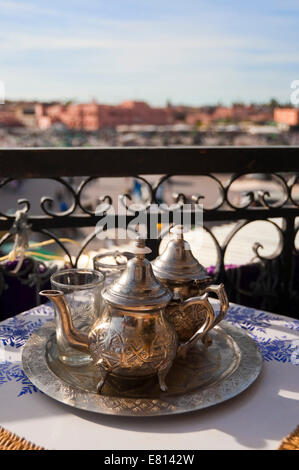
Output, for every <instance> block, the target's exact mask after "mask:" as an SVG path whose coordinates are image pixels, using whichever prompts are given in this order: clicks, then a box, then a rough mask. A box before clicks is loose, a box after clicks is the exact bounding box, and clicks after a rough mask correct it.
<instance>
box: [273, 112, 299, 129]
mask: <svg viewBox="0 0 299 470" xmlns="http://www.w3.org/2000/svg"><path fill="white" fill-rule="evenodd" d="M274 121H275V122H277V123H279V124H287V125H289V126H298V125H299V109H297V108H275V109H274Z"/></svg>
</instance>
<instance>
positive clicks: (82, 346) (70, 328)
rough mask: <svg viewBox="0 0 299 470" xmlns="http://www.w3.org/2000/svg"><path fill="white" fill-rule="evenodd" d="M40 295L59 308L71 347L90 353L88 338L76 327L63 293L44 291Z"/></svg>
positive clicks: (63, 328)
mask: <svg viewBox="0 0 299 470" xmlns="http://www.w3.org/2000/svg"><path fill="white" fill-rule="evenodd" d="M39 295H43V296H45V297H48V299H50V300H51V301H52V302H53V303H54V304H55V305H56V307H57V310H58V314H59V315H60V317H61V325H62V330H63V333H64V334H65V337H66V338H67V340H68V341H69V344H70V346H72V347H73V348H75V349H78V350H80V351H83V352H85V353H89V348H88V336H87V335H86V334H84V333H82V332H81V331H79V330H77V329H76V328H75V327H74V324H73V321H72V316H71V312H70V309H69V306H68V304H67V302H66V300H65V297H64V294H63V292H61V291H60V290H42V291H41V292H40V293H39Z"/></svg>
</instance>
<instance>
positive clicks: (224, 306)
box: [204, 283, 229, 329]
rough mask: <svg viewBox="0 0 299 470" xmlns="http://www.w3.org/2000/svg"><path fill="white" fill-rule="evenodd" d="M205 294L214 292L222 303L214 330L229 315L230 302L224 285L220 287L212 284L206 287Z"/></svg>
mask: <svg viewBox="0 0 299 470" xmlns="http://www.w3.org/2000/svg"><path fill="white" fill-rule="evenodd" d="M204 292H213V293H214V294H216V295H217V297H218V300H219V302H220V312H219V313H218V315H217V317H216V318H215V320H214V323H213V325H212V327H211V329H212V328H214V326H216V325H218V323H219V322H221V320H223V318H224V317H225V315H226V314H227V311H228V307H229V302H228V298H227V294H226V291H225V288H224V284H222V283H221V284H219V285H216V284H212V285H210V286H209V287H206V289H205V290H204Z"/></svg>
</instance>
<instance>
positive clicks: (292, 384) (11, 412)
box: [0, 304, 299, 450]
mask: <svg viewBox="0 0 299 470" xmlns="http://www.w3.org/2000/svg"><path fill="white" fill-rule="evenodd" d="M52 318H53V311H52V308H51V307H50V306H48V305H46V306H41V307H37V308H35V309H32V310H29V311H28V312H24V313H22V314H20V315H18V316H16V317H14V318H11V319H8V320H6V321H4V322H2V323H0V425H1V426H3V427H4V428H6V429H8V430H10V431H12V432H14V433H17V434H18V435H19V436H22V437H25V438H26V439H27V440H30V441H32V442H34V443H35V444H37V445H40V446H43V447H45V448H47V449H107V450H116V449H117V450H118V449H119V450H121V449H126V450H128V449H129V450H133V449H134V450H135V449H136V450H137V449H152V450H154V449H155V450H157V449H170V450H177V449H181V450H183V449H199V450H200V449H276V448H277V447H278V445H279V442H280V440H281V439H282V438H283V437H284V436H285V435H287V434H289V433H290V432H291V431H292V430H293V429H294V428H295V427H296V426H297V425H298V424H299V321H298V320H294V319H291V318H288V317H283V316H279V315H274V314H270V313H266V312H261V311H258V310H254V309H250V308H247V307H242V306H239V305H235V304H231V305H230V309H229V313H228V316H227V320H228V321H229V322H231V323H233V324H235V325H237V326H239V327H242V328H245V329H246V330H247V331H248V333H249V334H250V335H251V336H252V337H253V338H254V339H255V340H256V341H257V343H258V345H259V346H260V349H261V351H262V354H263V357H264V363H263V370H262V372H261V375H260V376H259V378H258V379H257V381H256V382H255V383H254V384H253V385H251V387H250V388H249V389H247V390H246V391H245V392H243V393H242V394H241V395H239V396H237V397H235V398H233V399H231V400H229V401H227V402H225V403H222V404H219V405H217V406H214V407H211V408H207V409H205V410H201V411H198V412H194V413H187V414H183V415H175V416H165V417H159V418H125V417H114V416H105V415H99V414H95V413H89V412H85V411H81V410H77V409H74V408H71V407H68V406H67V405H63V404H61V403H58V402H56V401H55V400H53V399H51V398H49V397H47V396H46V395H44V394H42V393H40V392H39V391H38V390H36V388H35V387H34V386H33V385H32V384H31V383H30V382H29V380H28V379H27V377H26V376H25V374H24V372H23V370H22V364H21V353H22V347H23V345H24V344H25V342H26V340H27V338H28V337H29V336H30V334H31V333H32V332H33V331H35V330H36V329H37V328H38V327H40V326H41V325H42V324H43V323H44V322H45V321H48V320H50V319H52Z"/></svg>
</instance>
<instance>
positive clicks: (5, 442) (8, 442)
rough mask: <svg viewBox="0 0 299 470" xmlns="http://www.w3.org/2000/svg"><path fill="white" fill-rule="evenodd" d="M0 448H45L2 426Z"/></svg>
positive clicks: (0, 429)
mask: <svg viewBox="0 0 299 470" xmlns="http://www.w3.org/2000/svg"><path fill="white" fill-rule="evenodd" d="M0 450H44V448H43V447H40V446H37V445H35V444H32V442H29V441H26V439H24V438H23V437H19V436H17V435H16V434H13V433H12V432H10V431H7V429H4V428H2V427H1V426H0Z"/></svg>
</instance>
